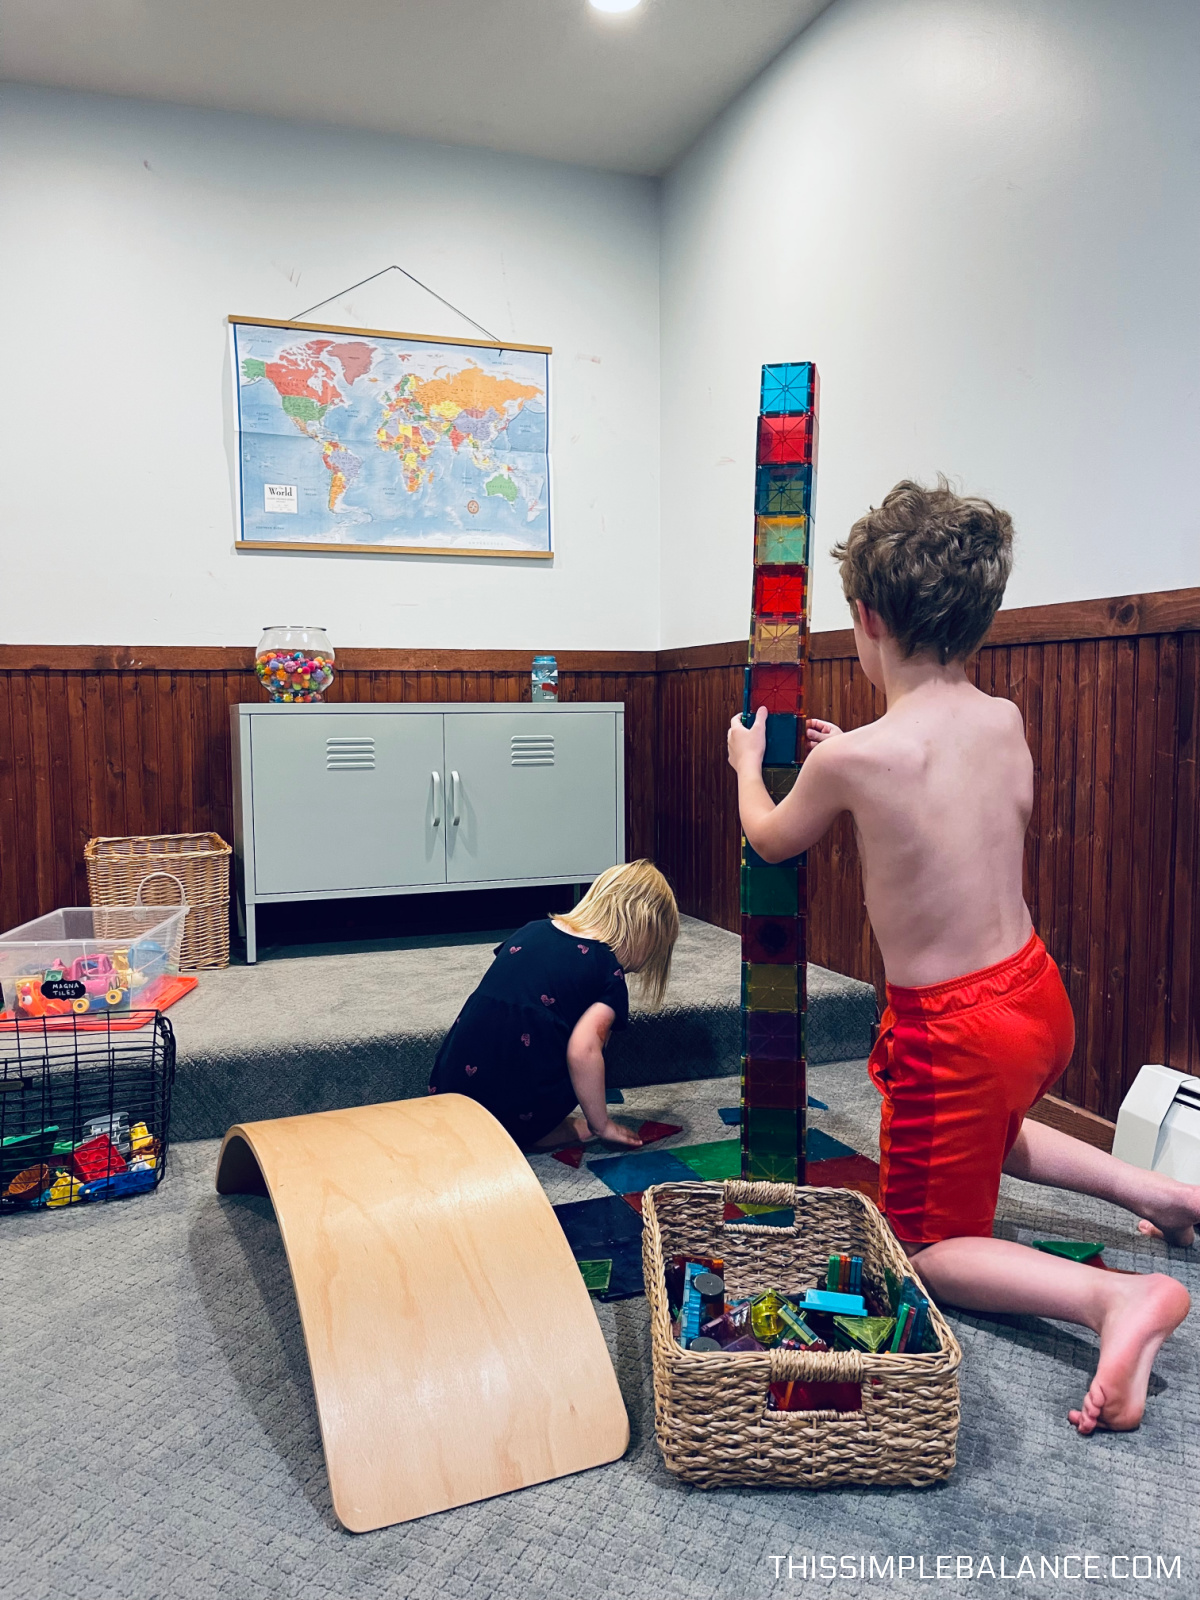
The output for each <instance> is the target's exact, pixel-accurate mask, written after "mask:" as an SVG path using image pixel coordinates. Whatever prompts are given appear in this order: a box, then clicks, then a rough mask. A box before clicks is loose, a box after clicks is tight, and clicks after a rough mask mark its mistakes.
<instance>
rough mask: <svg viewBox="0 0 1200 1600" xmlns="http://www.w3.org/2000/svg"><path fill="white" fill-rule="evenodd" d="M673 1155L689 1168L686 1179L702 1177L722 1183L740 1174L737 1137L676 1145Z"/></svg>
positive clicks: (691, 1179)
mask: <svg viewBox="0 0 1200 1600" xmlns="http://www.w3.org/2000/svg"><path fill="white" fill-rule="evenodd" d="M671 1154H672V1155H673V1156H677V1157H678V1159H679V1160H680V1161H682V1162H684V1163H685V1164H686V1165H687V1166H688V1167H689V1168H690V1169H691V1170H690V1172H689V1174H688V1181H689V1182H692V1183H694V1182H695V1181H696V1179H697V1178H702V1179H703V1180H704V1182H705V1183H723V1182H724V1181H725V1180H726V1179H727V1178H740V1177H741V1175H742V1146H741V1141H740V1140H738V1139H712V1140H710V1141H709V1142H708V1143H707V1144H684V1145H676V1147H675V1149H674V1150H672V1151H671Z"/></svg>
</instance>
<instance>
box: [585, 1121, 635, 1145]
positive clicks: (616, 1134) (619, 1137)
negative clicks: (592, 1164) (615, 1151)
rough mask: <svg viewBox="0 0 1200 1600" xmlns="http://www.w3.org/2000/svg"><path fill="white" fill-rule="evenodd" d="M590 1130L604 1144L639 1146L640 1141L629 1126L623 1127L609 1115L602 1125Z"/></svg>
mask: <svg viewBox="0 0 1200 1600" xmlns="http://www.w3.org/2000/svg"><path fill="white" fill-rule="evenodd" d="M592 1132H593V1133H594V1134H595V1135H596V1137H597V1139H603V1140H604V1142H605V1144H627V1145H634V1146H637V1147H640V1146H641V1142H642V1141H641V1140H640V1139H639V1138H638V1136H637V1134H636V1133H634V1132H633V1131H632V1130H631V1129H629V1128H623V1127H622V1126H621V1124H620V1123H619V1122H614V1121H613V1119H612V1118H611V1117H609V1118H608V1120H607V1122H605V1123H604V1125H603V1126H602V1127H599V1128H593V1129H592Z"/></svg>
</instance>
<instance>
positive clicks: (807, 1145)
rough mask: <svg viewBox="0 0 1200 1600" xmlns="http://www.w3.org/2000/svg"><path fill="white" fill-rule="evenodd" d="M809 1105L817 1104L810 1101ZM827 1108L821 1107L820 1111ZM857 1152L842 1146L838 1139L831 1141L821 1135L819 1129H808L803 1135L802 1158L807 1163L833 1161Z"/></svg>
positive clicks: (825, 1135) (845, 1145)
mask: <svg viewBox="0 0 1200 1600" xmlns="http://www.w3.org/2000/svg"><path fill="white" fill-rule="evenodd" d="M808 1103H809V1105H810V1106H811V1105H815V1104H816V1103H817V1102H816V1101H813V1100H810V1101H809V1102H808ZM828 1109H829V1108H828V1107H827V1106H822V1107H821V1110H822V1111H827V1110H828ZM857 1154H858V1151H857V1150H852V1149H851V1148H850V1146H849V1145H848V1144H843V1143H842V1141H841V1140H840V1139H832V1138H830V1136H829V1134H827V1133H822V1132H821V1130H820V1128H809V1129H808V1130H807V1131H806V1133H805V1135H804V1156H805V1159H806V1160H807V1161H833V1160H835V1159H836V1158H837V1157H838V1156H854V1155H857Z"/></svg>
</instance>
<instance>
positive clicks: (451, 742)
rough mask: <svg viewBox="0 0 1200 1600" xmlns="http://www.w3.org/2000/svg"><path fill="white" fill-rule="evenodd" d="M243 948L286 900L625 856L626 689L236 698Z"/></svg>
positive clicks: (578, 877) (393, 890)
mask: <svg viewBox="0 0 1200 1600" xmlns="http://www.w3.org/2000/svg"><path fill="white" fill-rule="evenodd" d="M231 720H232V733H233V767H234V849H235V854H236V865H237V881H238V900H239V910H240V911H241V914H242V918H243V921H244V926H245V931H246V959H247V960H248V961H251V962H253V961H254V960H255V959H256V954H257V952H256V938H255V907H256V906H258V905H262V904H264V903H273V902H279V901H285V900H319V899H335V898H343V897H353V896H363V895H378V894H413V893H418V892H431V891H432V892H436V891H439V890H450V889H465V888H495V887H500V886H503V885H517V884H543V883H544V884H551V883H581V882H586V881H588V880H589V879H591V878H593V877H595V876H596V874H597V873H599V872H602V871H603V870H604V869H605V867H609V866H612V865H613V864H614V863H615V862H617V861H623V860H624V858H625V763H624V746H625V725H624V724H625V718H624V707H623V706H622V705H620V704H619V703H613V702H596V703H592V704H586V703H581V704H573V705H567V706H559V705H526V706H522V707H520V708H516V707H513V706H511V705H478V704H466V705H461V704H455V705H446V704H425V705H421V704H417V705H329V706H327V705H272V704H259V705H241V706H234V707H232V708H231Z"/></svg>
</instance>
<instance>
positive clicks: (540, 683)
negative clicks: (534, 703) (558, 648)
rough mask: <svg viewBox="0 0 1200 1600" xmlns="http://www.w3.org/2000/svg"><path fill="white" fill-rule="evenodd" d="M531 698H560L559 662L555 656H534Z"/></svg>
mask: <svg viewBox="0 0 1200 1600" xmlns="http://www.w3.org/2000/svg"><path fill="white" fill-rule="evenodd" d="M531 698H532V699H534V700H557V699H558V662H557V661H556V660H555V659H554V657H553V656H534V658H533V689H532V694H531Z"/></svg>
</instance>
